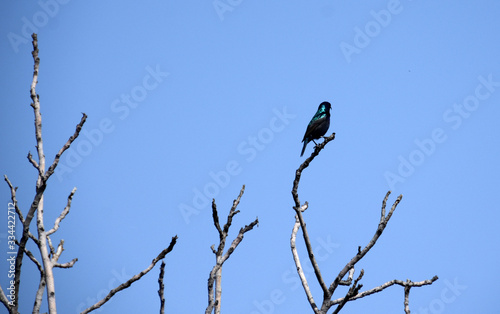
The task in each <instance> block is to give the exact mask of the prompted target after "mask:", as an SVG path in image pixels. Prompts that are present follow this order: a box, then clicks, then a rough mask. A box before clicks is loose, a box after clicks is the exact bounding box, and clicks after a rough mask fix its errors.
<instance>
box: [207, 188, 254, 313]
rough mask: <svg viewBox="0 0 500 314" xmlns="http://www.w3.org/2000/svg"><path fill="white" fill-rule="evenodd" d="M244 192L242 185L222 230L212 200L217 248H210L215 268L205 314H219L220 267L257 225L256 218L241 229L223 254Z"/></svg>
mask: <svg viewBox="0 0 500 314" xmlns="http://www.w3.org/2000/svg"><path fill="white" fill-rule="evenodd" d="M244 191H245V186H244V185H243V187H242V188H241V190H240V194H239V195H238V197H237V198H236V199H235V200H234V201H233V206H232V207H231V210H230V211H229V214H228V216H227V222H226V223H225V224H224V227H223V228H221V227H220V223H219V215H218V214H217V206H216V205H215V200H212V217H213V220H214V226H215V228H216V229H217V231H218V233H219V246H218V247H217V250H215V245H212V246H211V249H212V252H213V253H214V254H215V266H214V267H213V268H212V271H211V272H210V275H209V277H208V306H207V308H206V310H205V314H210V313H212V311H214V313H215V314H219V313H220V306H221V293H222V288H221V279H222V265H223V264H224V262H225V261H226V260H227V259H228V258H229V257H230V256H231V254H232V253H233V252H234V250H235V249H236V247H237V246H238V245H239V244H240V243H241V241H242V240H243V235H244V234H245V233H246V232H248V231H250V230H252V229H253V227H255V225H257V224H258V223H259V220H258V218H256V219H255V220H254V221H253V222H251V223H250V224H249V225H246V226H245V227H243V228H241V229H240V231H239V233H238V235H237V236H236V238H235V239H234V240H233V242H232V243H231V245H230V246H229V249H228V250H227V252H226V253H225V254H223V252H224V247H225V244H226V238H227V235H228V232H229V228H230V227H231V224H232V221H233V217H234V215H236V214H237V213H239V210H236V207H237V206H238V204H239V203H240V200H241V197H242V196H243V192H244ZM214 284H215V289H216V290H215V294H214Z"/></svg>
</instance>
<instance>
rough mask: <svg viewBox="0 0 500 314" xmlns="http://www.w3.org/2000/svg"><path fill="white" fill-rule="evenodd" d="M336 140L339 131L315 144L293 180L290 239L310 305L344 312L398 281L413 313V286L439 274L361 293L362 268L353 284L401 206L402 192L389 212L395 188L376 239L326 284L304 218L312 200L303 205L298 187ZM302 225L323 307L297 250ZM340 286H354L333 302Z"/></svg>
mask: <svg viewBox="0 0 500 314" xmlns="http://www.w3.org/2000/svg"><path fill="white" fill-rule="evenodd" d="M333 139H335V133H332V135H330V136H329V137H325V140H324V141H323V142H322V143H320V144H318V145H316V146H315V149H314V151H313V153H312V154H311V156H310V157H308V158H307V159H306V160H305V161H304V162H303V163H302V164H301V165H300V166H299V168H298V169H297V171H296V172H295V180H294V182H293V188H292V197H293V200H294V203H295V205H294V207H293V209H294V210H295V224H294V226H293V229H292V235H291V238H290V247H291V250H292V256H293V259H294V262H295V266H296V268H297V273H298V275H299V278H300V280H301V282H302V287H303V288H304V291H305V293H306V296H307V300H308V302H309V304H310V305H311V308H312V310H313V312H314V313H316V314H326V313H327V312H328V310H329V309H330V308H331V307H332V306H333V305H337V304H338V306H337V307H336V308H335V310H334V312H333V313H338V312H340V310H342V308H343V307H344V306H345V305H346V304H347V302H349V301H353V300H356V299H359V298H362V297H364V296H367V295H370V294H373V293H377V292H380V291H382V290H384V289H385V288H387V287H390V286H392V285H394V284H398V285H401V286H403V287H404V292H405V298H404V309H405V312H406V313H409V311H410V309H409V294H410V289H411V288H412V287H420V286H424V285H429V284H432V283H433V282H434V281H436V280H437V279H438V277H437V276H434V277H433V278H432V279H430V280H424V281H420V282H412V281H410V280H407V281H406V282H403V281H401V280H392V281H389V282H386V283H385V284H382V285H380V286H378V287H375V288H373V289H370V290H367V291H364V292H360V290H361V288H362V287H363V285H362V284H360V283H359V282H360V281H361V278H362V277H363V274H364V270H361V272H360V274H359V276H358V277H357V278H356V279H355V280H354V283H353V276H354V268H355V265H356V263H358V262H359V261H360V260H361V259H362V258H363V257H364V256H365V255H366V254H367V253H368V252H369V251H370V250H371V249H372V248H373V246H374V245H375V244H376V243H377V240H378V239H379V237H380V236H381V235H382V233H383V232H384V230H385V228H386V226H387V223H388V222H389V220H390V219H391V217H392V215H393V213H394V211H395V210H396V207H397V206H398V204H399V202H400V201H401V199H402V197H403V196H402V195H399V196H398V197H397V199H396V200H395V201H394V203H393V205H392V207H391V209H390V211H389V213H388V214H387V215H386V205H387V200H388V198H389V195H390V194H391V191H389V192H387V194H386V195H385V197H384V200H383V201H382V208H381V212H380V221H379V224H378V226H377V229H376V231H375V234H374V235H373V237H372V239H371V240H370V242H369V243H368V244H367V245H366V246H365V247H364V248H363V249H361V247H359V248H358V251H357V253H356V255H355V256H354V257H353V258H352V259H351V260H350V261H349V262H348V263H347V264H346V265H345V267H344V268H343V269H342V270H341V271H340V272H339V274H338V275H337V276H336V277H335V279H334V281H333V282H332V283H331V284H330V286H329V287H327V286H326V284H325V281H324V279H323V277H322V275H321V271H320V268H319V265H318V263H317V261H316V258H315V256H314V252H313V250H312V245H311V240H310V237H309V233H308V230H307V227H306V222H305V220H304V215H303V212H304V211H305V210H306V209H307V208H308V203H307V202H305V203H304V204H303V205H302V204H301V203H300V200H299V196H298V187H299V183H300V178H301V175H302V172H303V171H304V169H306V168H307V167H308V166H309V164H310V163H311V162H312V161H313V160H314V158H315V157H316V156H318V154H319V153H320V152H321V150H322V149H323V148H324V147H325V145H326V144H328V142H330V141H332V140H333ZM299 228H302V235H303V238H304V243H305V245H306V249H307V253H308V257H309V260H310V262H311V264H312V266H313V269H314V274H315V276H316V280H317V282H318V284H319V286H320V287H321V289H322V290H323V302H322V305H321V308H318V306H317V304H316V302H315V301H314V297H313V295H312V293H311V290H310V287H309V284H308V282H307V278H306V276H305V274H304V271H303V268H302V264H301V262H300V257H299V255H298V253H297V248H296V243H295V242H296V237H297V232H298V230H299ZM347 274H348V276H347V279H346V280H343V278H344V277H345V276H346V275H347ZM339 285H343V286H350V287H349V290H348V291H347V293H346V295H345V296H344V297H343V298H339V299H336V300H333V301H332V296H333V294H334V292H335V290H336V289H337V287H338V286H339Z"/></svg>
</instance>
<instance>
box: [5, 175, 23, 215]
mask: <svg viewBox="0 0 500 314" xmlns="http://www.w3.org/2000/svg"><path fill="white" fill-rule="evenodd" d="M3 177H4V180H5V182H7V184H8V185H9V188H10V199H11V200H12V204H14V208H15V209H16V213H17V215H18V216H19V220H20V221H21V223H22V224H24V217H23V213H22V212H21V210H20V209H19V206H18V204H17V196H16V192H17V187H14V186H13V185H12V183H11V182H10V180H9V178H8V177H7V175H4V176H3Z"/></svg>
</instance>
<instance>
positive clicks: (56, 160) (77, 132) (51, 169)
mask: <svg viewBox="0 0 500 314" xmlns="http://www.w3.org/2000/svg"><path fill="white" fill-rule="evenodd" d="M86 120H87V115H86V114H85V113H83V112H82V119H81V120H80V122H79V123H78V124H77V125H76V130H75V133H73V135H71V136H70V138H69V139H68V141H67V142H66V143H65V144H64V145H63V147H62V148H61V149H60V150H59V151H58V152H57V154H56V157H55V158H54V161H53V162H52V165H50V167H49V170H47V173H45V176H44V180H45V181H47V180H48V179H49V177H50V176H51V175H52V174H53V173H54V171H55V170H56V167H57V165H58V163H59V159H60V158H61V155H62V154H63V153H64V152H65V151H66V150H67V149H68V148H69V147H70V146H71V144H72V143H73V142H74V141H75V140H76V138H77V137H78V135H80V131H81V130H82V127H83V124H84V123H85V121H86Z"/></svg>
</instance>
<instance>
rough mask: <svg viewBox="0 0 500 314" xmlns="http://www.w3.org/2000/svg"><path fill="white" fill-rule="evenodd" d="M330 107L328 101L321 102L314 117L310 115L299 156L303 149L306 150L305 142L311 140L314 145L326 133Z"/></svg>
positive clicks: (302, 153) (328, 124)
mask: <svg viewBox="0 0 500 314" xmlns="http://www.w3.org/2000/svg"><path fill="white" fill-rule="evenodd" d="M331 109H332V105H331V104H330V103H329V102H328V101H324V102H322V103H321V104H320V105H319V107H318V111H316V114H315V115H314V117H312V119H311V122H309V124H308V125H307V129H306V133H305V134H304V138H303V139H302V142H304V146H303V147H302V152H301V153H300V157H302V155H304V151H305V150H306V146H307V143H309V142H310V141H313V142H314V144H315V145H317V144H316V142H315V141H314V140H317V139H319V138H321V137H322V136H323V135H325V134H326V132H327V131H328V128H329V127H330V110H331Z"/></svg>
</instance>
